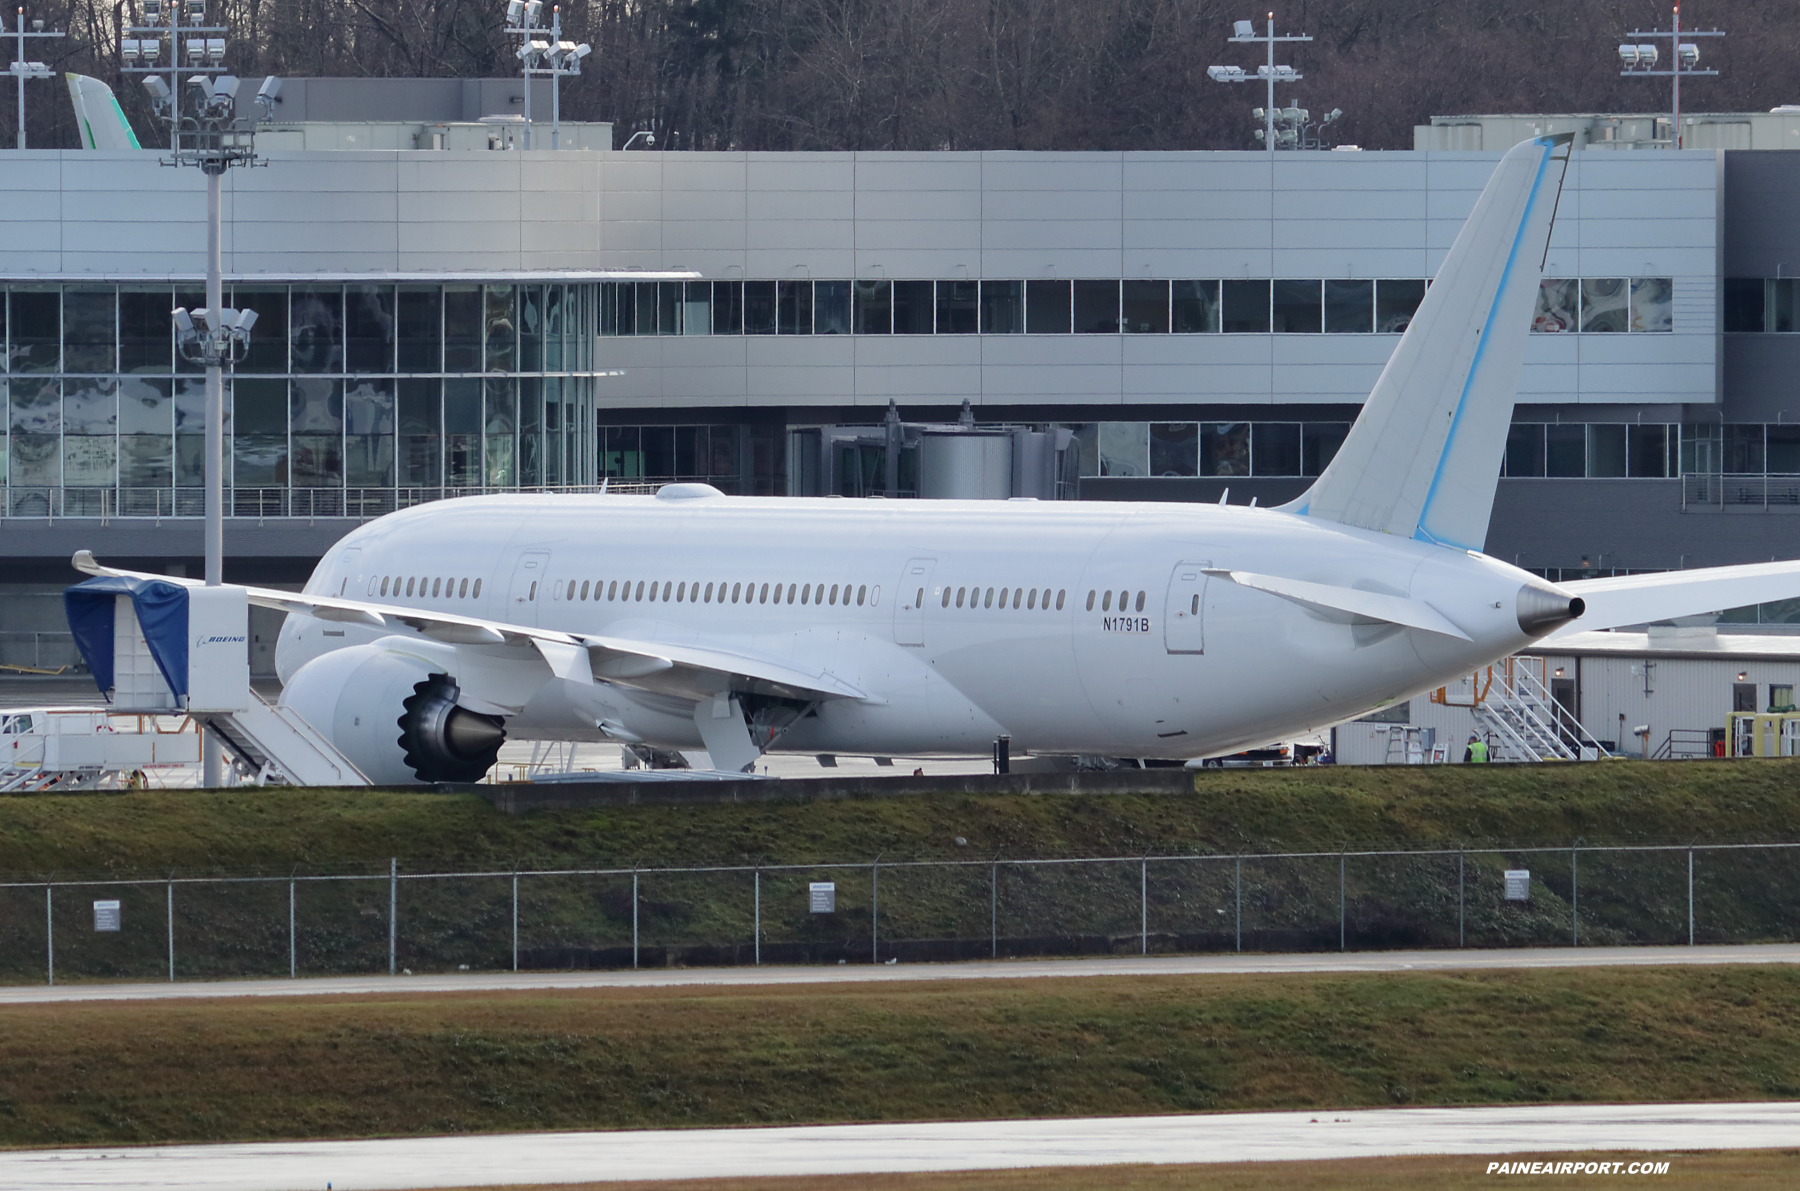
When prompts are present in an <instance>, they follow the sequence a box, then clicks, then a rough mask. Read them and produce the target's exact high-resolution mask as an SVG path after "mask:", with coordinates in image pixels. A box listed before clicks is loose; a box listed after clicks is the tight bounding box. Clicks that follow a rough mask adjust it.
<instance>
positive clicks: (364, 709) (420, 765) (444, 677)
mask: <svg viewBox="0 0 1800 1191" xmlns="http://www.w3.org/2000/svg"><path fill="white" fill-rule="evenodd" d="M460 694H461V692H460V691H459V690H458V688H457V685H456V680H455V679H454V678H452V677H450V676H449V675H448V674H445V673H444V672H443V668H442V667H441V666H439V665H436V664H434V663H433V662H431V661H429V660H427V659H425V658H421V657H417V656H415V655H412V654H406V653H400V652H397V651H395V650H392V649H387V648H385V647H383V646H381V645H353V646H351V647H349V648H347V649H339V650H334V651H333V652H331V653H328V654H325V655H323V656H322V657H317V658H314V659H313V660H312V661H310V662H308V663H306V664H305V665H304V666H302V667H300V669H299V670H297V671H296V672H295V673H294V677H293V679H292V680H291V681H289V682H288V684H287V686H286V688H285V689H284V690H283V691H282V694H281V702H282V705H283V706H284V707H289V708H292V709H293V710H294V711H296V712H298V713H299V714H300V716H301V717H302V718H304V719H305V720H306V722H307V723H309V724H311V725H312V726H313V727H314V728H316V729H318V730H319V731H320V732H322V733H324V734H325V735H326V736H327V737H329V738H330V739H331V742H332V744H334V745H336V746H337V749H338V751H339V752H341V753H343V754H344V756H346V757H348V758H349V759H350V761H351V763H352V764H354V765H355V766H356V767H357V768H358V769H359V770H361V771H362V773H363V776H364V777H366V778H368V779H369V781H371V782H373V783H374V784H375V785H378V786H392V785H408V784H412V783H417V782H473V781H477V780H479V779H480V778H481V777H482V776H483V775H485V774H486V773H487V771H488V770H489V769H490V768H492V766H493V764H494V761H495V759H496V758H498V756H499V755H500V745H501V744H502V743H503V742H504V741H505V740H506V728H505V722H504V721H503V720H501V719H500V718H499V717H498V716H491V715H482V714H481V713H479V712H474V711H470V710H469V709H468V708H466V707H459V706H457V703H456V700H457V697H458V695H460Z"/></svg>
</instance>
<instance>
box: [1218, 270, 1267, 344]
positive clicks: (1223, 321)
mask: <svg viewBox="0 0 1800 1191" xmlns="http://www.w3.org/2000/svg"><path fill="white" fill-rule="evenodd" d="M1220 288H1221V297H1220V309H1221V315H1220V325H1221V327H1222V329H1223V330H1224V331H1225V333H1226V334H1228V335H1232V334H1238V335H1248V334H1260V335H1266V334H1268V332H1269V283H1268V282H1267V281H1224V282H1221V283H1220Z"/></svg>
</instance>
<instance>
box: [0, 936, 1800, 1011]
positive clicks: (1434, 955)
mask: <svg viewBox="0 0 1800 1191" xmlns="http://www.w3.org/2000/svg"><path fill="white" fill-rule="evenodd" d="M1792 963H1800V945H1796V944H1790V943H1780V944H1768V945H1762V946H1751V947H1581V948H1569V947H1565V948H1534V949H1519V950H1504V951H1353V952H1349V953H1348V954H1329V953H1328V954H1306V955H1181V956H1148V957H1144V958H1133V959H1120V958H1105V959H1045V960H1005V961H1001V962H997V963H983V962H974V963H955V964H882V965H879V966H871V965H868V964H844V965H838V966H833V967H793V968H785V967H784V968H777V967H766V968H675V969H669V968H658V969H654V970H647V971H635V972H632V971H624V972H620V971H606V972H463V973H445V974H441V975H419V976H385V975H383V976H322V977H318V978H315V979H301V980H230V981H216V982H209V981H195V982H192V983H187V982H183V983H174V984H171V983H155V984H75V985H58V986H56V987H47V986H43V985H25V986H14V987H7V988H0V1006H3V1005H27V1004H41V1003H46V1002H72V1001H138V1000H163V999H168V998H178V997H179V998H189V997H293V996H340V995H352V996H368V995H371V994H374V995H382V994H387V993H394V992H404V993H468V992H488V991H495V990H503V989H580V988H669V987H683V986H713V987H738V986H752V985H769V984H863V983H869V982H886V981H895V980H1015V979H1020V978H1025V977H1034V976H1200V975H1219V974H1239V973H1282V972H1464V971H1477V970H1482V969H1493V968H1599V967H1642V966H1646V965H1657V964H1792Z"/></svg>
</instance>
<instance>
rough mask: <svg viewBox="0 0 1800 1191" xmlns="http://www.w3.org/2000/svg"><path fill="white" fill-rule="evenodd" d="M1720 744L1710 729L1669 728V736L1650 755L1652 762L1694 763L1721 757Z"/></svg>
mask: <svg viewBox="0 0 1800 1191" xmlns="http://www.w3.org/2000/svg"><path fill="white" fill-rule="evenodd" d="M1718 743H1720V742H1719V741H1718V739H1717V737H1715V736H1714V735H1713V732H1712V729H1710V728H1670V729H1669V734H1668V735H1667V736H1665V737H1663V742H1662V743H1661V744H1660V745H1658V746H1657V748H1656V752H1654V753H1652V754H1651V756H1650V759H1651V760H1652V761H1696V760H1710V759H1712V758H1715V757H1721V756H1723V755H1724V754H1723V753H1721V752H1720V751H1719V750H1718V749H1717V748H1716V747H1714V746H1715V745H1716V744H1718Z"/></svg>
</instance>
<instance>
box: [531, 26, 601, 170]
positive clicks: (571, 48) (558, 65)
mask: <svg viewBox="0 0 1800 1191" xmlns="http://www.w3.org/2000/svg"><path fill="white" fill-rule="evenodd" d="M593 52H594V47H593V46H591V45H589V44H588V43H587V42H585V41H584V42H582V43H581V44H580V45H576V44H575V43H574V42H572V41H564V40H563V39H562V5H560V4H559V5H557V6H556V7H554V8H552V9H551V10H550V54H549V57H548V61H549V64H550V65H549V70H548V71H547V72H546V73H548V74H549V76H550V147H551V148H552V149H560V148H562V81H563V80H564V79H566V78H573V77H575V76H577V75H579V74H580V73H581V60H582V59H583V58H585V57H587V56H588V55H589V54H591V53H593ZM525 89H526V90H527V91H529V90H530V89H531V80H530V79H527V80H526V81H525Z"/></svg>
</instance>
